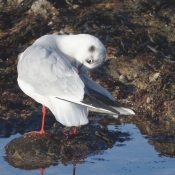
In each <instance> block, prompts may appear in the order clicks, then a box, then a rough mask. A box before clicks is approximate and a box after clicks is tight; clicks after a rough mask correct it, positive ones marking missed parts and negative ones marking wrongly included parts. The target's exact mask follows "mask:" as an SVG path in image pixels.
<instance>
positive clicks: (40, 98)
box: [17, 34, 135, 134]
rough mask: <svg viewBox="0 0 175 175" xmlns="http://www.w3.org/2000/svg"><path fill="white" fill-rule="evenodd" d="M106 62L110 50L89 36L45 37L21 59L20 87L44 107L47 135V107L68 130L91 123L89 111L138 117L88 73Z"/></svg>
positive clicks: (41, 132)
mask: <svg viewBox="0 0 175 175" xmlns="http://www.w3.org/2000/svg"><path fill="white" fill-rule="evenodd" d="M105 59H106V48H105V46H104V45H103V43H102V42H101V41H100V40H99V39H98V38H96V37H94V36H92V35H89V34H78V35H44V36H42V37H40V38H39V39H37V40H36V41H35V42H34V43H33V44H32V45H31V46H29V47H28V48H27V49H26V50H25V51H24V52H22V53H21V54H20V55H19V57H18V65H17V71H18V78H17V81H18V85H19V87H20V88H21V90H22V91H23V92H24V93H25V94H26V95H28V96H29V97H31V98H33V99H34V100H35V101H36V102H38V103H41V104H42V105H43V107H42V113H43V116H42V126H41V130H40V131H33V132H35V133H38V134H45V130H44V120H45V116H46V107H47V108H49V109H50V111H51V112H52V113H53V115H54V116H55V118H56V120H57V121H58V122H60V123H61V124H63V125H64V126H67V127H71V126H73V127H74V131H73V132H72V133H71V134H76V133H77V130H76V127H77V126H80V125H85V124H87V123H88V113H89V111H93V112H98V113H103V114H108V115H113V116H114V117H118V115H134V114H135V113H134V112H133V111H132V110H131V109H128V108H124V107H118V106H116V104H115V101H114V98H113V97H112V95H111V94H110V93H109V92H108V91H107V90H106V89H105V88H103V87H102V86H101V85H99V84H97V83H96V82H94V81H93V80H92V79H91V78H90V77H89V76H88V74H86V71H88V70H93V69H95V68H98V67H100V66H101V65H102V64H103V63H104V62H105Z"/></svg>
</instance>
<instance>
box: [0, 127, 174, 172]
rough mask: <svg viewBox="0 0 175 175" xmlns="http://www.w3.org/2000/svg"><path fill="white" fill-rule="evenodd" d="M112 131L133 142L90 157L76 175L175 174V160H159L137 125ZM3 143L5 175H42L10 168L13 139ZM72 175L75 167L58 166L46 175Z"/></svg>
mask: <svg viewBox="0 0 175 175" xmlns="http://www.w3.org/2000/svg"><path fill="white" fill-rule="evenodd" d="M108 128H109V129H110V130H116V129H117V130H120V131H122V132H128V133H129V134H131V138H132V139H131V140H128V141H125V142H123V143H119V142H117V143H115V145H114V147H113V148H111V149H108V150H105V151H103V152H101V153H100V154H98V155H92V156H89V157H87V158H86V159H85V160H84V161H82V163H81V164H80V163H78V164H77V165H76V170H75V174H76V175H80V174H81V175H82V174H83V175H86V174H87V175H88V174H90V175H97V174H101V175H103V174H104V175H108V174H109V175H114V174H115V175H116V174H117V175H131V174H142V175H148V174H149V175H157V174H160V175H161V174H162V175H173V174H175V166H174V165H175V159H174V158H169V157H163V156H162V157H159V156H158V152H157V151H156V150H155V149H154V147H153V146H151V145H149V143H148V139H147V138H145V136H144V135H141V133H140V131H139V129H138V128H137V127H136V126H135V125H133V124H122V125H112V124H111V125H109V126H108ZM19 136H20V135H19V134H16V135H14V136H11V137H10V138H1V139H0V155H1V157H0V174H2V175H17V174H20V175H40V174H41V173H40V171H39V170H31V171H27V170H20V169H18V168H14V167H12V166H10V165H9V164H8V163H7V162H5V161H4V158H3V156H5V152H4V149H3V148H4V146H5V145H6V144H7V143H8V142H9V141H10V140H12V139H13V138H16V137H19ZM56 174H58V175H70V174H73V165H72V164H68V165H63V164H58V166H50V167H49V168H47V169H45V171H44V175H56Z"/></svg>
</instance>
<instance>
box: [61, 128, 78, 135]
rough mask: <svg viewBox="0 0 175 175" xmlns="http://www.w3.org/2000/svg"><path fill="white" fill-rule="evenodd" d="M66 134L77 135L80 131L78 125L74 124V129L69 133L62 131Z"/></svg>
mask: <svg viewBox="0 0 175 175" xmlns="http://www.w3.org/2000/svg"><path fill="white" fill-rule="evenodd" d="M62 133H63V134H64V135H65V136H69V135H76V134H77V133H78V132H77V127H76V126H74V130H73V131H72V132H69V133H66V132H64V131H63V132H62Z"/></svg>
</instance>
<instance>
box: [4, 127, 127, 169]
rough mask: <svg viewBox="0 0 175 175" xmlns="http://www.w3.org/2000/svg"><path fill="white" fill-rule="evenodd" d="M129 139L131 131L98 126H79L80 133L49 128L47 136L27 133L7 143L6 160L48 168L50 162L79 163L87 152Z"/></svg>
mask: <svg viewBox="0 0 175 175" xmlns="http://www.w3.org/2000/svg"><path fill="white" fill-rule="evenodd" d="M128 139H130V138H129V134H127V133H121V132H118V131H116V132H114V131H109V130H107V129H103V128H101V127H100V126H99V125H90V124H88V125H85V126H82V127H78V134H77V135H75V136H74V135H73V136H65V135H63V133H62V129H52V130H49V131H46V135H42V136H41V135H38V134H25V135H23V136H21V137H19V138H16V139H13V140H12V141H10V142H9V143H8V144H7V145H6V146H5V151H6V154H7V156H5V158H4V159H5V161H7V162H8V163H9V164H11V165H12V166H14V167H18V168H21V169H37V168H41V167H42V168H45V167H47V166H50V165H55V164H58V163H59V162H62V163H69V162H78V161H80V160H82V159H84V158H85V157H86V156H88V155H92V154H97V153H98V152H100V151H102V150H106V149H108V148H111V147H112V146H113V144H114V143H115V142H116V141H118V142H124V141H126V140H128Z"/></svg>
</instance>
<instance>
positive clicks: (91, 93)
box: [80, 72, 135, 117]
mask: <svg viewBox="0 0 175 175" xmlns="http://www.w3.org/2000/svg"><path fill="white" fill-rule="evenodd" d="M80 78H81V80H82V81H83V83H84V85H85V93H86V94H88V96H87V97H86V98H84V99H83V100H84V103H87V104H88V103H89V102H91V100H90V99H89V98H88V97H90V98H91V99H92V98H95V99H96V100H97V101H99V102H100V103H103V104H105V105H107V106H108V110H109V111H111V112H110V113H109V114H112V112H114V110H115V111H117V112H115V114H117V115H118V114H121V115H134V114H135V113H134V111H132V110H131V109H128V108H125V107H120V106H119V105H118V104H116V102H115V101H114V98H113V97H112V95H111V94H110V93H109V92H108V91H107V90H106V89H105V88H104V87H102V86H101V85H99V84H97V83H96V82H94V81H93V80H92V79H91V78H90V77H89V76H88V75H87V74H86V73H85V72H81V73H80ZM89 108H90V107H89ZM112 109H113V110H112ZM90 110H92V111H95V112H103V111H100V110H99V109H98V108H97V109H92V108H90ZM113 114H114V113H113ZM117 115H116V116H115V117H118V116H117Z"/></svg>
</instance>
